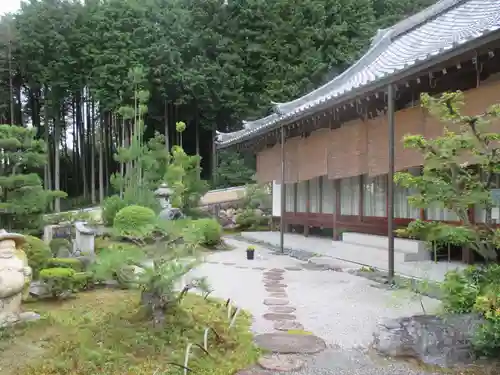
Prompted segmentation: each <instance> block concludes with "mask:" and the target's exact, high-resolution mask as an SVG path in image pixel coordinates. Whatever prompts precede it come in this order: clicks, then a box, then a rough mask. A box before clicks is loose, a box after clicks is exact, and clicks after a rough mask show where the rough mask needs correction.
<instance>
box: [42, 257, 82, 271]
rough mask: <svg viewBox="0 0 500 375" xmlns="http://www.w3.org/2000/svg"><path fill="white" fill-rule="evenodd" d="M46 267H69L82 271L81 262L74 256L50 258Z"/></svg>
mask: <svg viewBox="0 0 500 375" xmlns="http://www.w3.org/2000/svg"><path fill="white" fill-rule="evenodd" d="M47 265H48V268H71V269H72V270H74V271H75V272H81V271H83V268H84V267H83V263H82V262H81V261H80V259H76V258H50V259H49V260H48V262H47Z"/></svg>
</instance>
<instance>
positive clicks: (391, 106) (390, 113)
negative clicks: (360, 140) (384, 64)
mask: <svg viewBox="0 0 500 375" xmlns="http://www.w3.org/2000/svg"><path fill="white" fill-rule="evenodd" d="M394 112H395V100H394V86H393V85H392V84H390V85H389V86H388V87H387V120H388V123H389V124H388V125H389V126H388V128H389V134H388V138H389V173H388V184H387V237H388V251H389V254H388V255H389V256H388V258H389V259H388V260H389V274H388V278H389V283H390V284H392V283H393V281H394Z"/></svg>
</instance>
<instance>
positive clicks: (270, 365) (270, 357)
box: [257, 354, 305, 372]
mask: <svg viewBox="0 0 500 375" xmlns="http://www.w3.org/2000/svg"><path fill="white" fill-rule="evenodd" d="M257 363H258V364H259V365H260V366H261V367H262V368H263V369H266V370H270V371H277V372H286V371H297V370H300V369H301V368H302V367H304V364H305V362H304V360H302V359H300V358H298V357H297V356H296V355H289V354H288V355H286V354H285V355H283V354H266V355H263V356H262V357H260V358H259V359H258V361H257Z"/></svg>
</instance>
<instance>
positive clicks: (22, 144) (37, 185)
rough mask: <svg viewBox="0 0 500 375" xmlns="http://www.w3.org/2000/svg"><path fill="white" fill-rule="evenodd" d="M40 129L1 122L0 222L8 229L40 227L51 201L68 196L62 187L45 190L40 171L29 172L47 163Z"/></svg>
mask: <svg viewBox="0 0 500 375" xmlns="http://www.w3.org/2000/svg"><path fill="white" fill-rule="evenodd" d="M35 135H36V131H35V129H33V128H31V129H29V128H24V127H20V126H14V125H0V148H1V149H2V150H3V151H2V158H3V160H4V163H3V166H2V168H1V170H0V190H1V191H2V194H1V197H0V222H1V224H2V226H4V227H6V228H8V229H11V230H13V229H17V230H26V229H38V228H39V227H40V224H41V220H42V214H43V213H44V212H45V211H46V209H47V207H48V205H49V203H50V202H52V201H53V199H55V198H57V197H65V196H66V194H65V193H63V192H61V191H50V190H45V189H44V188H43V186H42V181H41V179H40V177H39V176H38V174H36V173H33V172H27V170H34V169H36V168H40V167H42V166H44V165H45V163H46V162H47V160H46V154H45V153H46V146H45V144H44V142H43V141H40V140H36V139H35Z"/></svg>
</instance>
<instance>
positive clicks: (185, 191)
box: [165, 146, 208, 210]
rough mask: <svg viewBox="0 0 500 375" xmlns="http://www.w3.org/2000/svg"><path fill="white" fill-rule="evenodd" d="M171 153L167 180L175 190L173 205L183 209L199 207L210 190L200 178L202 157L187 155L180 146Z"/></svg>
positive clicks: (166, 175) (172, 199)
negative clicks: (201, 200) (202, 198)
mask: <svg viewBox="0 0 500 375" xmlns="http://www.w3.org/2000/svg"><path fill="white" fill-rule="evenodd" d="M171 154H172V156H171V162H170V164H169V165H168V168H167V172H166V174H165V181H166V182H167V184H168V186H169V187H170V188H171V189H172V190H173V193H172V196H171V197H170V201H171V203H172V206H173V207H177V208H180V209H182V210H184V209H190V208H194V207H197V206H198V205H199V202H200V199H201V197H202V196H203V195H204V194H205V193H206V192H207V191H208V184H207V183H206V182H205V181H203V180H201V178H200V175H201V168H200V157H199V156H198V155H192V156H191V155H187V154H186V153H185V152H184V150H183V148H182V147H180V146H174V147H172V152H171Z"/></svg>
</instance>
